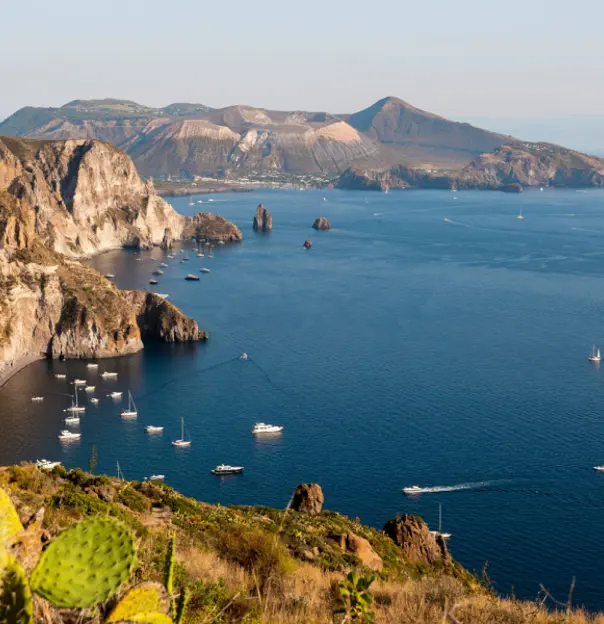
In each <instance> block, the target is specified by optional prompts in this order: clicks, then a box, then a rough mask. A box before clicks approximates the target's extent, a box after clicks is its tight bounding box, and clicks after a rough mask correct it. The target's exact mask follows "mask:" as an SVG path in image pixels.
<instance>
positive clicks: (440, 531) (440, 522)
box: [430, 503, 451, 539]
mask: <svg viewBox="0 0 604 624" xmlns="http://www.w3.org/2000/svg"><path fill="white" fill-rule="evenodd" d="M430 533H432V535H434V536H439V535H440V537H442V538H443V539H449V538H450V537H451V533H443V506H442V505H441V504H440V503H438V531H430Z"/></svg>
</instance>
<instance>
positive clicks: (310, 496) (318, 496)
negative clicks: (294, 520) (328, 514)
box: [291, 483, 325, 516]
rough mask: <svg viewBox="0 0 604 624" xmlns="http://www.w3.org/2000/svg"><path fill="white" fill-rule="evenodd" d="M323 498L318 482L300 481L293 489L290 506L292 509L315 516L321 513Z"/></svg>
mask: <svg viewBox="0 0 604 624" xmlns="http://www.w3.org/2000/svg"><path fill="white" fill-rule="evenodd" d="M324 501H325V498H324V496H323V490H322V489H321V486H320V485H319V484H318V483H301V484H300V485H299V486H298V487H297V488H296V489H295V490H294V495H293V498H292V504H291V508H292V509H293V510H294V511H299V512H301V513H305V514H308V515H309V516H316V515H317V514H320V513H321V510H322V509H323V503H324Z"/></svg>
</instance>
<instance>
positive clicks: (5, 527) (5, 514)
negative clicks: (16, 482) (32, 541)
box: [0, 488, 23, 544]
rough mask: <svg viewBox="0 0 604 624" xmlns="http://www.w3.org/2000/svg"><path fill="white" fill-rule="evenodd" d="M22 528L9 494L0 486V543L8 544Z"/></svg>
mask: <svg viewBox="0 0 604 624" xmlns="http://www.w3.org/2000/svg"><path fill="white" fill-rule="evenodd" d="M22 529H23V525H22V524H21V520H19V515H18V514H17V510H16V509H15V506H14V505H13V501H11V499H10V497H9V495H8V494H7V493H6V492H5V491H4V490H3V489H2V488H0V544H8V542H9V541H11V540H12V539H13V538H14V537H15V535H17V533H19V531H21V530H22Z"/></svg>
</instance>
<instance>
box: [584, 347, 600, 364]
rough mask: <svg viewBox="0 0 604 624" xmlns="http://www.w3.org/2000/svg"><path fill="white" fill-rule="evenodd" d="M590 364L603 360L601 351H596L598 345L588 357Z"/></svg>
mask: <svg viewBox="0 0 604 624" xmlns="http://www.w3.org/2000/svg"><path fill="white" fill-rule="evenodd" d="M587 359H588V360H589V361H590V362H599V361H600V360H601V359H602V356H601V355H600V349H596V345H593V347H592V348H591V353H590V354H589V355H588V356H587Z"/></svg>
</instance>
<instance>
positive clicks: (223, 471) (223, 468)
mask: <svg viewBox="0 0 604 624" xmlns="http://www.w3.org/2000/svg"><path fill="white" fill-rule="evenodd" d="M242 472H243V466H227V465H225V464H220V466H216V468H214V469H213V470H212V471H211V473H212V474H213V475H217V476H219V477H220V476H222V475H231V474H241V473H242Z"/></svg>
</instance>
